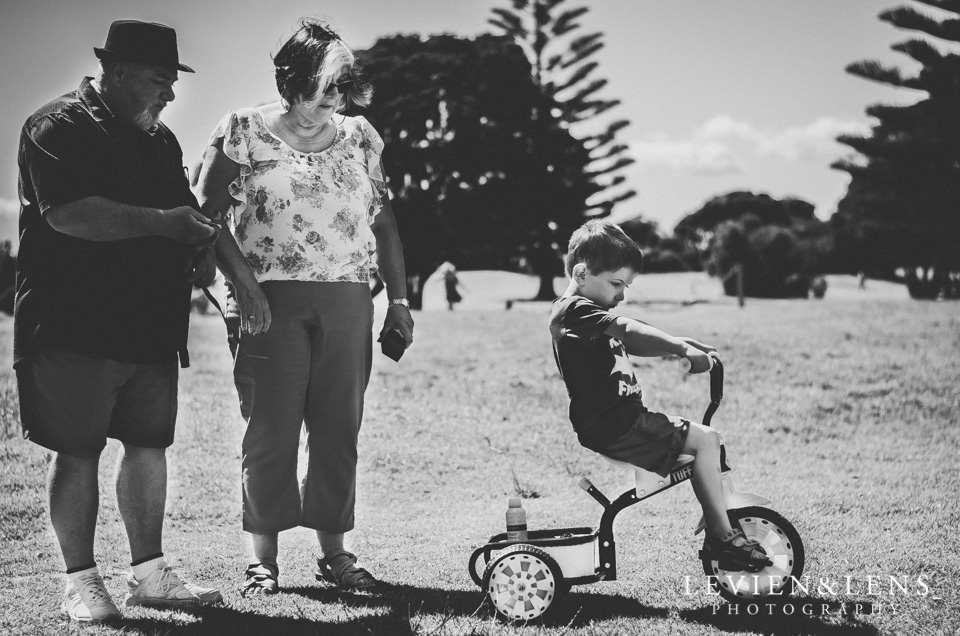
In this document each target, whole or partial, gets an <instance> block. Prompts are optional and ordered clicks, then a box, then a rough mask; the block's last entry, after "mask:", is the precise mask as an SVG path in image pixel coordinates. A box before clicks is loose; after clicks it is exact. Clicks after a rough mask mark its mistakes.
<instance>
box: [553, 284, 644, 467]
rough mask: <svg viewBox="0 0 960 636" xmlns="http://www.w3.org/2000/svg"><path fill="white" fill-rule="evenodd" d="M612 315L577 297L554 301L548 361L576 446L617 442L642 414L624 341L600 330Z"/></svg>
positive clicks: (596, 447) (612, 320)
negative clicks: (556, 374)
mask: <svg viewBox="0 0 960 636" xmlns="http://www.w3.org/2000/svg"><path fill="white" fill-rule="evenodd" d="M615 320H616V316H614V315H613V314H611V313H610V312H608V311H606V310H604V309H603V308H602V307H600V305H598V304H596V303H594V302H592V301H590V300H588V299H586V298H584V297H582V296H566V297H564V298H558V299H557V300H555V301H554V303H553V311H552V312H551V314H550V336H551V339H552V340H553V357H554V359H555V360H556V361H557V367H558V368H559V369H560V375H561V377H563V381H564V383H565V384H566V385H567V394H568V395H569V396H570V421H571V423H573V428H574V430H576V431H577V436H578V437H579V438H580V443H581V444H582V445H584V446H586V447H587V448H590V449H594V450H596V449H602V448H606V447H608V446H609V445H610V444H611V443H613V442H615V441H617V440H618V439H620V438H621V437H622V436H623V435H624V434H625V433H626V432H627V430H628V429H629V428H630V426H631V425H632V424H633V423H634V422H635V421H636V419H637V417H638V416H639V415H640V414H641V413H645V412H647V409H646V408H645V407H644V406H643V400H642V394H641V391H640V385H639V384H638V383H637V378H636V376H635V375H634V374H633V367H632V366H631V364H630V358H629V357H628V356H627V351H626V349H625V348H624V346H623V343H622V342H620V341H619V340H617V339H616V338H613V337H611V336H608V335H606V334H605V333H603V332H604V330H605V329H606V328H607V327H609V326H610V325H611V324H612V323H613V322H614V321H615Z"/></svg>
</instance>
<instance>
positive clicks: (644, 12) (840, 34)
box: [0, 0, 946, 242]
mask: <svg viewBox="0 0 960 636" xmlns="http://www.w3.org/2000/svg"><path fill="white" fill-rule="evenodd" d="M904 3H907V0H903V1H902V2H901V1H898V0H842V1H838V0H802V1H797V0H567V2H566V6H568V7H571V8H573V7H578V6H586V7H589V9H590V11H589V12H588V13H587V14H586V15H585V16H583V17H582V18H581V19H580V21H579V22H580V24H581V25H582V27H583V28H582V30H581V31H580V32H581V33H584V34H585V33H592V32H595V31H599V32H602V33H603V34H604V42H605V44H606V46H605V48H604V49H603V50H602V51H601V52H600V53H599V54H598V55H597V56H596V57H595V58H594V59H596V60H597V61H598V62H600V67H599V69H598V70H597V71H595V74H594V76H595V77H603V78H606V79H607V80H608V81H609V83H608V85H607V86H606V87H605V88H604V89H603V91H602V92H601V93H600V94H599V95H600V96H601V97H604V98H608V99H619V100H620V101H621V104H620V105H619V106H618V107H616V108H614V109H612V110H611V111H609V113H608V115H606V116H605V117H606V118H607V119H606V121H609V120H611V119H626V120H628V121H629V122H630V126H629V127H627V128H626V129H624V130H623V131H621V133H620V135H619V140H620V141H621V142H622V143H625V144H627V145H628V146H629V152H630V155H631V156H633V157H634V158H635V159H636V163H635V164H634V165H633V166H631V167H630V168H629V169H628V170H626V171H625V172H624V176H626V177H627V182H628V185H629V187H631V188H633V189H634V190H636V191H637V193H638V195H637V196H636V197H634V198H632V199H630V200H629V201H626V202H624V203H622V204H620V205H619V206H618V208H617V210H616V212H615V218H616V219H623V218H627V217H633V216H637V215H641V216H642V217H644V218H646V219H648V220H652V221H656V222H657V223H658V224H659V226H660V228H661V230H663V231H665V232H669V231H671V230H672V229H673V226H674V225H676V223H677V222H678V221H679V220H680V219H682V218H683V217H684V216H686V215H688V214H690V213H692V212H695V211H696V210H697V209H699V208H700V207H701V206H702V205H703V204H704V203H705V202H706V201H707V200H709V199H710V198H712V197H714V196H718V195H721V194H724V193H726V192H731V191H734V190H752V191H754V192H758V193H759V192H764V193H767V194H769V195H770V196H773V197H776V198H783V197H787V196H791V197H799V198H801V199H804V200H806V201H809V202H810V203H813V204H814V205H815V206H816V213H817V215H818V216H819V217H820V218H823V219H827V218H829V216H830V215H831V214H832V213H833V212H834V210H835V209H836V203H837V201H839V200H840V198H842V196H843V195H844V193H845V192H846V188H847V184H848V182H849V178H848V176H847V175H846V173H843V172H839V171H836V170H832V169H830V167H829V165H830V163H831V162H832V161H834V160H836V159H838V158H841V157H845V156H848V155H849V154H850V152H849V149H848V148H847V147H845V146H842V145H841V144H838V143H836V142H835V137H836V136H837V135H838V134H841V133H851V132H852V133H865V132H867V131H869V127H870V119H869V118H868V117H867V116H866V114H865V112H864V110H865V108H866V107H867V106H868V105H871V104H875V103H878V102H883V103H895V104H905V103H910V102H912V101H915V100H916V99H918V98H922V97H923V94H922V93H918V92H914V91H908V90H903V89H899V90H898V89H893V88H891V87H888V86H885V85H882V84H876V83H871V82H868V81H866V80H863V79H860V78H857V77H854V76H852V75H849V74H847V73H845V72H844V70H843V69H844V67H845V66H846V65H848V64H850V63H852V62H855V61H860V60H879V61H881V62H883V63H885V64H888V65H896V66H899V67H901V68H902V69H904V70H908V71H910V70H915V69H916V65H915V64H914V63H913V62H912V60H910V59H909V58H907V57H906V56H904V55H901V54H898V53H895V52H893V51H891V50H890V46H891V45H892V44H895V43H897V42H900V41H903V40H905V39H908V38H909V37H912V36H913V35H914V34H913V33H910V32H903V31H898V30H897V29H895V28H894V27H892V26H891V25H889V24H886V23H882V22H880V21H879V20H878V19H877V15H878V14H879V13H880V12H881V11H883V10H885V9H889V8H893V7H895V6H898V5H900V4H904ZM510 5H511V3H510V2H509V0H352V1H351V2H345V3H342V4H334V3H321V2H315V1H313V2H308V1H304V0H284V1H283V2H265V1H264V0H164V1H163V2H158V1H157V0H83V2H77V1H76V0H0V59H2V60H3V62H2V64H0V86H3V87H4V89H3V91H2V93H0V112H2V113H3V123H2V125H0V239H6V238H10V239H13V240H14V242H16V241H15V238H16V219H17V214H18V211H19V204H18V196H17V163H16V156H17V145H18V140H19V134H20V128H21V126H22V125H23V122H24V120H25V119H26V118H27V117H28V116H29V115H30V114H31V113H32V112H33V111H35V110H36V109H37V108H39V107H40V106H42V105H43V104H45V103H46V102H48V101H50V100H52V99H54V98H56V97H58V96H59V95H62V94H64V93H66V92H68V91H71V90H74V89H75V88H76V87H77V86H78V85H79V83H80V80H81V79H82V78H83V77H84V76H85V75H92V74H93V73H94V72H95V71H96V62H97V60H96V58H95V57H94V55H93V47H95V46H103V43H104V40H105V38H106V33H107V29H108V27H109V25H110V22H112V21H113V20H116V19H130V18H133V19H140V20H146V21H153V22H162V23H165V24H168V25H170V26H173V27H174V28H175V29H176V30H177V32H178V36H179V48H180V59H181V61H182V62H184V63H185V64H187V65H189V66H191V67H193V68H194V69H195V70H196V73H195V74H188V73H181V74H180V81H179V82H178V83H177V85H176V92H177V99H176V100H175V101H174V102H172V103H171V104H169V105H168V106H167V108H166V110H165V111H164V114H163V120H164V122H165V123H166V124H167V125H168V126H169V127H170V128H171V129H172V130H173V131H174V133H175V134H176V135H177V137H178V139H179V140H180V144H181V146H182V147H183V149H184V154H185V162H186V163H187V164H191V163H193V162H194V161H195V160H196V159H197V158H199V157H200V155H201V154H202V152H203V148H204V146H205V144H206V142H207V139H208V136H209V134H210V132H211V131H212V130H213V128H214V126H215V125H216V123H217V122H218V121H219V119H220V118H221V117H222V116H223V115H224V113H226V112H227V111H229V110H232V109H236V108H240V107H243V106H250V105H254V104H259V103H263V102H267V101H273V100H275V99H277V94H276V88H275V84H274V81H273V65H272V62H271V58H270V56H271V55H272V54H273V53H275V52H276V51H277V49H278V48H279V46H280V45H281V44H282V43H283V42H284V41H285V40H286V39H287V38H288V37H289V36H290V34H291V33H292V32H293V30H294V28H295V26H296V24H297V21H298V19H299V18H301V17H303V16H316V17H321V18H324V19H327V20H328V21H329V22H331V23H332V24H333V25H334V26H335V28H336V29H337V30H338V31H339V32H340V35H341V37H342V38H343V39H344V41H345V42H347V44H349V45H350V46H352V47H353V48H356V49H362V48H366V47H369V46H370V45H371V44H373V43H374V42H375V41H376V40H377V38H379V37H383V36H389V35H393V34H397V33H403V34H411V33H419V34H421V35H431V34H437V33H452V34H455V35H460V36H464V37H472V36H475V35H477V34H479V33H483V32H489V31H494V30H495V29H494V27H492V26H490V25H488V24H487V19H488V18H490V17H491V9H492V8H494V7H503V8H507V7H509V6H510ZM914 7H915V8H918V9H921V10H923V11H926V12H928V13H930V14H932V15H936V12H935V11H934V10H933V9H928V8H925V7H923V6H922V5H919V4H916V3H914ZM941 48H942V49H946V47H945V46H941ZM375 98H376V96H374V99H375ZM503 99H510V95H508V94H505V95H503ZM603 123H604V121H599V122H596V123H594V124H592V125H585V127H582V128H580V129H577V132H578V133H580V134H586V133H590V132H596V131H597V130H598V129H599V127H600V126H601V125H602V124H603ZM591 126H593V127H592V128H591ZM389 151H390V149H389V148H387V149H386V151H385V152H387V153H389Z"/></svg>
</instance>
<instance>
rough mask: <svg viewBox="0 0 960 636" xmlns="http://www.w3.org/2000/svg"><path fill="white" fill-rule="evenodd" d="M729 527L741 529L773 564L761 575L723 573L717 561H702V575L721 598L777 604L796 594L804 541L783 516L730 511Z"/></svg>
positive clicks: (749, 509)
mask: <svg viewBox="0 0 960 636" xmlns="http://www.w3.org/2000/svg"><path fill="white" fill-rule="evenodd" d="M727 514H728V515H729V517H730V525H732V526H733V527H734V528H740V529H741V530H742V531H743V534H744V536H745V537H747V538H748V539H753V540H754V541H756V542H757V543H759V544H760V547H761V548H762V549H763V551H764V552H766V553H767V557H768V558H769V559H770V560H771V561H773V565H771V566H768V567H766V568H764V569H762V570H760V571H759V572H746V571H742V572H738V571H732V570H731V571H728V570H722V569H720V566H719V564H718V562H717V561H715V560H712V559H710V558H707V557H703V558H702V559H701V560H702V562H703V572H704V573H705V574H706V575H707V576H708V577H709V580H710V585H711V586H712V588H713V589H715V590H716V591H717V592H719V593H720V596H722V597H723V598H725V599H727V600H728V601H730V602H733V603H739V602H744V601H746V602H750V601H756V600H759V599H769V600H776V599H777V598H783V597H785V596H789V595H790V594H792V593H793V588H794V585H793V583H794V580H795V579H799V578H800V577H801V576H802V575H803V559H804V554H803V541H802V540H801V539H800V533H798V532H797V530H796V528H794V527H793V524H791V523H790V522H789V521H787V520H786V519H784V518H783V517H782V516H781V515H779V514H778V513H776V512H774V511H773V510H770V509H769V508H762V507H759V506H750V507H747V508H738V509H736V510H728V511H727Z"/></svg>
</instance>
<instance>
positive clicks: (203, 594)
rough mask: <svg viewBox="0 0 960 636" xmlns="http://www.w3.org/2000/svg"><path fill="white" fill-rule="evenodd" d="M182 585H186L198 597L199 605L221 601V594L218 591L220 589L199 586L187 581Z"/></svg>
mask: <svg viewBox="0 0 960 636" xmlns="http://www.w3.org/2000/svg"><path fill="white" fill-rule="evenodd" d="M183 585H184V587H186V588H187V589H188V590H190V592H191V593H192V594H193V595H194V596H196V597H197V598H199V599H200V604H201V605H213V604H214V603H222V602H223V594H221V593H220V590H218V589H216V588H212V587H200V586H199V585H194V584H193V583H190V582H189V581H184V582H183Z"/></svg>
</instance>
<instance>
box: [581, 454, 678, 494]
mask: <svg viewBox="0 0 960 636" xmlns="http://www.w3.org/2000/svg"><path fill="white" fill-rule="evenodd" d="M600 457H603V458H604V459H605V460H607V461H608V462H610V463H611V464H613V465H614V466H618V467H620V468H624V469H626V470H632V471H633V472H634V477H635V480H636V488H637V498H639V499H642V498H644V497H646V496H648V495H651V494H653V493H655V492H657V491H658V490H663V489H664V488H668V487H670V486H672V485H674V484H676V483H678V482H681V481H683V480H684V479H687V478H689V477H690V475H691V474H692V473H693V455H680V456H679V457H677V461H676V462H674V464H673V467H672V468H670V474H669V475H667V476H666V477H661V476H660V475H658V474H657V473H654V472H651V471H649V470H644V469H643V468H640V467H639V466H634V465H633V464H628V463H627V462H621V461H619V460H616V459H610V458H609V457H607V456H606V455H600Z"/></svg>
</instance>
